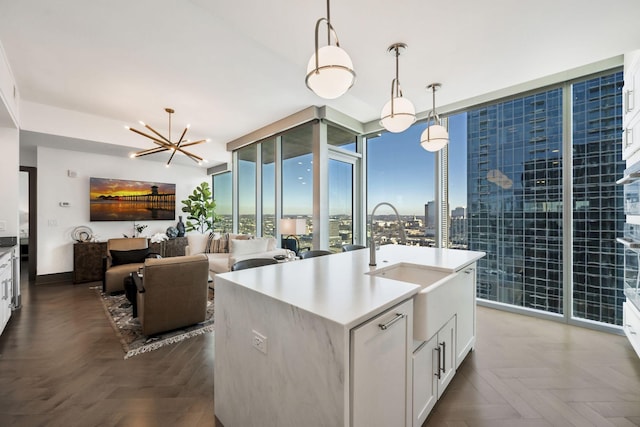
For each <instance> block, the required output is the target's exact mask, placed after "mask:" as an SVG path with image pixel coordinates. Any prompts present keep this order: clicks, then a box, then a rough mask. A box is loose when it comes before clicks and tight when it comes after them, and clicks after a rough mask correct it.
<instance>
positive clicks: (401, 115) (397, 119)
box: [380, 96, 416, 133]
mask: <svg viewBox="0 0 640 427" xmlns="http://www.w3.org/2000/svg"><path fill="white" fill-rule="evenodd" d="M392 104H393V105H392ZM392 108H393V114H392V113H391V109H392ZM380 117H381V118H382V119H381V120H380V123H381V124H382V126H384V128H385V129H386V130H388V131H389V132H394V133H400V132H403V131H405V130H407V129H408V128H409V126H411V125H412V124H413V123H414V122H415V121H416V109H415V107H414V106H413V103H412V102H411V101H409V100H408V99H407V98H403V97H401V96H398V97H395V98H392V99H391V100H389V101H387V103H386V104H384V107H382V113H381V114H380Z"/></svg>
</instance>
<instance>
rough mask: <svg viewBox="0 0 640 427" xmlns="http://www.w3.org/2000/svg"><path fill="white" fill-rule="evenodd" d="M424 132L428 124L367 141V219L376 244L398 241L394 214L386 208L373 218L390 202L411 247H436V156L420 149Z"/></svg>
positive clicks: (370, 137)
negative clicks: (373, 216) (376, 208)
mask: <svg viewBox="0 0 640 427" xmlns="http://www.w3.org/2000/svg"><path fill="white" fill-rule="evenodd" d="M425 128H426V124H425V123H418V124H415V125H413V126H411V127H410V128H409V129H407V130H406V131H404V132H402V133H390V132H386V133H383V134H380V135H370V136H369V137H368V138H367V217H368V219H370V220H371V221H372V223H373V232H374V236H375V239H376V242H377V244H385V243H388V242H397V241H398V237H399V230H398V228H397V223H396V218H395V214H394V212H393V210H391V209H390V208H388V207H387V206H384V205H383V206H381V207H380V208H379V209H378V210H377V211H376V212H375V218H372V219H371V218H370V215H371V213H372V210H373V209H374V207H375V206H376V205H377V204H378V203H381V202H388V203H391V204H392V205H393V206H395V208H396V209H397V210H398V213H399V214H400V216H401V218H402V222H403V224H404V226H405V231H406V234H407V240H408V242H407V243H408V244H410V245H417V246H434V237H435V231H436V223H435V218H436V205H435V195H434V194H435V193H434V180H435V155H434V154H433V153H431V152H428V151H426V150H425V149H424V148H422V146H421V145H420V135H421V134H422V131H424V129H425ZM370 232H371V231H370Z"/></svg>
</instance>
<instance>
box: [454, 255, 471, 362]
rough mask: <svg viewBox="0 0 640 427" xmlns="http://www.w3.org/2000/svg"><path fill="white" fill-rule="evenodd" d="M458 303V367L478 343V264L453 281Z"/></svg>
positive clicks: (456, 302)
mask: <svg viewBox="0 0 640 427" xmlns="http://www.w3.org/2000/svg"><path fill="white" fill-rule="evenodd" d="M450 291H451V301H454V302H455V305H456V359H455V362H456V368H458V367H459V366H460V364H461V363H462V361H463V360H464V358H465V357H467V354H469V352H470V351H471V350H472V349H473V347H474V346H475V344H476V265H475V264H473V265H472V266H469V267H467V268H465V269H463V270H462V271H460V272H459V273H458V274H457V275H456V277H455V278H454V279H453V280H452V282H451V288H450Z"/></svg>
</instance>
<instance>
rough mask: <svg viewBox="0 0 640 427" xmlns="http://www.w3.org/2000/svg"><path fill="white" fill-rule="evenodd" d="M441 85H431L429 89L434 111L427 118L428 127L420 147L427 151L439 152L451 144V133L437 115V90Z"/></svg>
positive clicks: (421, 139) (423, 134) (423, 133)
mask: <svg viewBox="0 0 640 427" xmlns="http://www.w3.org/2000/svg"><path fill="white" fill-rule="evenodd" d="M441 86H442V85H441V84H440V83H431V84H430V85H429V86H427V89H431V91H432V94H433V98H432V99H433V109H432V110H431V111H430V112H429V115H428V116H427V123H428V124H429V125H428V127H427V128H426V129H425V130H424V132H422V136H421V137H420V145H422V148H424V149H425V150H427V151H434V152H435V151H439V150H441V149H443V148H444V147H445V145H447V144H448V143H449V132H447V130H446V129H445V128H444V126H442V125H440V117H438V113H436V90H438V89H440V87H441Z"/></svg>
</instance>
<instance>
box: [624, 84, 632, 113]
mask: <svg viewBox="0 0 640 427" xmlns="http://www.w3.org/2000/svg"><path fill="white" fill-rule="evenodd" d="M625 95H626V98H627V99H626V100H625V101H626V102H625V104H627V108H626V110H627V113H628V112H629V111H631V110H633V90H631V89H629V90H628V91H627V92H626V93H625Z"/></svg>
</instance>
